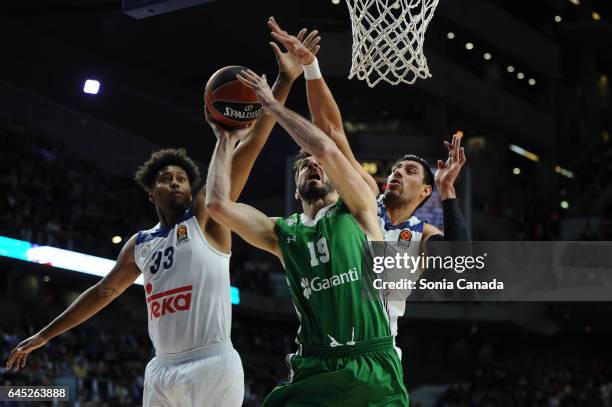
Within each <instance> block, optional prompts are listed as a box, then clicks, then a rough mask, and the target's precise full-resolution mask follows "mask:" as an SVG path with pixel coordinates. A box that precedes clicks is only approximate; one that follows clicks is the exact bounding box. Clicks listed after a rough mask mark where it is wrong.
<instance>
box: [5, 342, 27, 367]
mask: <svg viewBox="0 0 612 407" xmlns="http://www.w3.org/2000/svg"><path fill="white" fill-rule="evenodd" d="M24 355H27V352H24V351H23V348H21V347H17V348H15V349H13V350H12V351H11V354H10V355H9V358H8V360H7V361H6V368H7V369H11V368H12V367H15V369H16V370H18V369H19V367H20V366H23V365H25V360H24V361H23V362H22V361H21V359H22V357H23V356H24Z"/></svg>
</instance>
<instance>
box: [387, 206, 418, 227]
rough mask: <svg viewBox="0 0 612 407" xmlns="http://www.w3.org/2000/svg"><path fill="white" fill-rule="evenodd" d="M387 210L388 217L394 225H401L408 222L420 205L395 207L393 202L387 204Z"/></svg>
mask: <svg viewBox="0 0 612 407" xmlns="http://www.w3.org/2000/svg"><path fill="white" fill-rule="evenodd" d="M383 203H384V204H385V208H386V209H387V216H388V217H389V220H390V221H391V224H392V225H399V224H400V223H402V222H404V221H406V220H408V219H409V218H410V217H411V216H412V214H413V213H414V211H416V209H417V206H418V204H416V203H412V202H409V203H406V204H404V205H394V204H393V203H391V202H385V201H383Z"/></svg>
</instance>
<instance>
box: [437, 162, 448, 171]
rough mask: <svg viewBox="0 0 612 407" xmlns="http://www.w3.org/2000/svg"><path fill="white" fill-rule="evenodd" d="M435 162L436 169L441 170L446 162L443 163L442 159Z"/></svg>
mask: <svg viewBox="0 0 612 407" xmlns="http://www.w3.org/2000/svg"><path fill="white" fill-rule="evenodd" d="M437 164H438V169H439V170H443V169H444V167H445V166H446V164H444V161H442V160H438V162H437Z"/></svg>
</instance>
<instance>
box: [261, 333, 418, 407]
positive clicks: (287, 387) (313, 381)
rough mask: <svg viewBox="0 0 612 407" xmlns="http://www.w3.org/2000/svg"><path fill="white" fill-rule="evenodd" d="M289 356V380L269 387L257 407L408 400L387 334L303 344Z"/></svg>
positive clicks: (394, 406) (397, 404)
mask: <svg viewBox="0 0 612 407" xmlns="http://www.w3.org/2000/svg"><path fill="white" fill-rule="evenodd" d="M289 360H290V365H291V370H292V375H291V379H290V382H288V383H285V384H283V385H280V386H278V387H276V388H275V389H274V390H272V392H271V393H270V394H269V395H268V397H266V399H265V400H264V402H263V404H262V407H276V406H278V407H281V406H282V407H285V406H290V407H315V406H320V407H323V406H325V407H328V406H338V407H340V406H342V407H361V406H363V407H366V406H368V407H370V406H380V407H383V406H384V407H407V406H408V392H406V388H405V387H404V380H403V374H402V365H401V362H400V360H399V357H398V355H397V353H396V351H395V349H394V347H393V338H391V337H387V338H378V339H373V340H369V341H363V342H360V343H357V344H355V345H353V346H346V345H344V346H341V347H336V348H332V347H329V346H318V345H317V346H314V345H310V346H307V345H303V348H302V353H301V355H297V354H296V355H290V359H289Z"/></svg>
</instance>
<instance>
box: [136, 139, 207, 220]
mask: <svg viewBox="0 0 612 407" xmlns="http://www.w3.org/2000/svg"><path fill="white" fill-rule="evenodd" d="M134 179H135V180H136V182H138V184H139V185H140V186H141V187H142V188H143V189H144V190H145V191H146V192H147V193H148V194H149V200H150V201H151V202H153V204H154V205H155V206H156V207H157V208H159V209H162V210H171V211H178V210H185V209H187V207H188V206H189V204H190V203H191V200H192V195H191V190H192V188H194V187H196V186H197V185H198V184H199V183H200V170H199V169H198V166H197V165H196V164H195V162H193V160H192V159H191V158H189V157H188V156H187V153H186V152H185V149H183V148H176V149H175V148H168V149H164V150H159V151H155V152H154V153H153V154H151V157H149V159H148V160H147V161H146V162H145V163H144V164H143V165H142V166H140V168H138V170H137V171H136V174H135V175H134Z"/></svg>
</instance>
